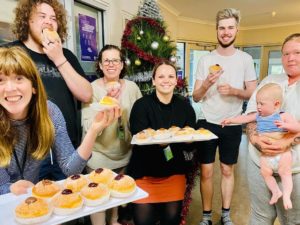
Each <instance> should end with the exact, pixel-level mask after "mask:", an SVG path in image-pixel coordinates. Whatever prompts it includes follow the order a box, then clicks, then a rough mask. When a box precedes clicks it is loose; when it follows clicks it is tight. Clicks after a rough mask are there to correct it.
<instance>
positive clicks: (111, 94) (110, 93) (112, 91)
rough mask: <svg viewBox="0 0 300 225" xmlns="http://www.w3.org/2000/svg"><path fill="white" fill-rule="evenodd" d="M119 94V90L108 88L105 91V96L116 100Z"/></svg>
mask: <svg viewBox="0 0 300 225" xmlns="http://www.w3.org/2000/svg"><path fill="white" fill-rule="evenodd" d="M120 94H121V88H110V89H109V90H108V91H107V96H109V97H113V98H116V99H118V98H119V96H120Z"/></svg>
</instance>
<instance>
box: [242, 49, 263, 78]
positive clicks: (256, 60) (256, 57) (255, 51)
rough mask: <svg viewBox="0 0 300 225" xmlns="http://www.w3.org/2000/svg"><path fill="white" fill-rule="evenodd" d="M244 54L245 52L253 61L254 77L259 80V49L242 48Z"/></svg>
mask: <svg viewBox="0 0 300 225" xmlns="http://www.w3.org/2000/svg"><path fill="white" fill-rule="evenodd" d="M243 51H244V52H247V53H248V54H249V55H251V56H252V58H253V61H254V68H255V72H256V77H257V78H259V73H260V64H261V47H259V46H258V47H244V48H243Z"/></svg>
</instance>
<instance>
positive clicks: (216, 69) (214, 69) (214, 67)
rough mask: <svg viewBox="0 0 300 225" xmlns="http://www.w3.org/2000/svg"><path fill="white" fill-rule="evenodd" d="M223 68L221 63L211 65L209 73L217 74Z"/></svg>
mask: <svg viewBox="0 0 300 225" xmlns="http://www.w3.org/2000/svg"><path fill="white" fill-rule="evenodd" d="M221 70H222V67H221V66H220V65H219V64H215V65H211V66H210V67H209V73H211V74H215V73H218V72H220V71H221Z"/></svg>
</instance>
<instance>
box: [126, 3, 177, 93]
mask: <svg viewBox="0 0 300 225" xmlns="http://www.w3.org/2000/svg"><path fill="white" fill-rule="evenodd" d="M122 49H123V51H124V52H125V56H126V62H125V63H126V65H127V67H128V70H127V71H128V79H130V80H133V81H134V82H136V83H137V84H138V85H139V87H140V89H141V91H142V93H143V94H146V93H150V92H151V91H152V87H151V86H152V85H151V78H152V77H151V75H152V69H153V67H154V64H155V63H157V62H159V61H161V60H162V59H167V60H170V61H172V62H174V63H176V56H175V54H176V45H175V43H174V42H172V41H171V40H170V37H169V35H168V34H167V33H166V25H165V23H164V21H163V19H162V16H161V14H160V10H159V8H158V6H157V4H156V0H144V2H143V3H142V4H141V6H140V7H139V11H138V15H137V17H135V18H134V19H132V20H130V21H129V22H128V23H127V24H126V28H125V31H124V33H123V37H122Z"/></svg>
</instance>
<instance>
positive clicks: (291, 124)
mask: <svg viewBox="0 0 300 225" xmlns="http://www.w3.org/2000/svg"><path fill="white" fill-rule="evenodd" d="M281 119H282V120H276V121H275V122H274V123H275V124H276V126H277V127H279V128H281V129H285V130H287V131H290V132H292V133H298V132H300V122H299V121H297V120H296V119H295V118H294V117H293V116H292V115H291V114H289V113H282V114H281Z"/></svg>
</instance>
